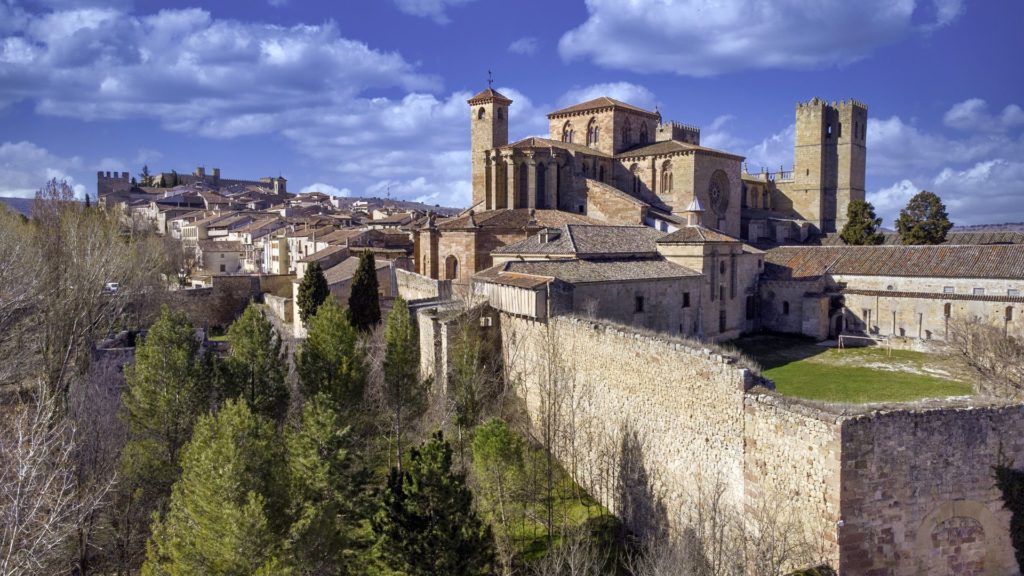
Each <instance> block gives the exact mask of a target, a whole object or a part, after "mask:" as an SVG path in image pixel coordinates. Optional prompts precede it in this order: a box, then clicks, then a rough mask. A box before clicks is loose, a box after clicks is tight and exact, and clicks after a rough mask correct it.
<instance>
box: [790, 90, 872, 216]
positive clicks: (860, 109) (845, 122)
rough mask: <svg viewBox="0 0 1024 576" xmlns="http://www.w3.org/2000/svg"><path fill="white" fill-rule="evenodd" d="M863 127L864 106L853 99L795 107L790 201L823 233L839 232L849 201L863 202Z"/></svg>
mask: <svg viewBox="0 0 1024 576" xmlns="http://www.w3.org/2000/svg"><path fill="white" fill-rule="evenodd" d="M867 123H868V108H867V106H866V105H864V104H862V103H860V102H857V101H855V100H849V101H843V102H839V103H836V102H832V103H831V104H829V103H828V102H825V101H824V100H819V99H818V98H814V99H812V100H810V101H808V102H800V103H797V105H796V147H795V149H794V159H793V160H794V161H793V184H792V187H791V188H790V190H789V192H790V198H791V199H792V201H793V210H794V211H795V212H797V213H798V214H799V215H800V216H801V217H802V218H804V219H806V220H808V221H810V222H811V223H813V224H814V225H815V226H817V228H818V230H819V231H821V232H836V231H839V230H842V228H843V226H844V225H845V224H846V209H847V206H849V204H850V201H851V200H863V199H864V170H865V161H866V159H867V146H866V143H867Z"/></svg>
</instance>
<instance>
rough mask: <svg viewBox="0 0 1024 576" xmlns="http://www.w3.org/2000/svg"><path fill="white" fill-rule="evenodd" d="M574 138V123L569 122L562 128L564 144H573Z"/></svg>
mask: <svg viewBox="0 0 1024 576" xmlns="http://www.w3.org/2000/svg"><path fill="white" fill-rule="evenodd" d="M572 138H573V133H572V121H571V120H569V121H566V123H565V124H564V125H563V126H562V142H569V143H570V144H571V143H572Z"/></svg>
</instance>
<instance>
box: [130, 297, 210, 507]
mask: <svg viewBox="0 0 1024 576" xmlns="http://www.w3.org/2000/svg"><path fill="white" fill-rule="evenodd" d="M121 399H122V400H121V401H122V408H121V414H122V419H123V420H124V422H125V423H126V424H127V427H128V441H127V443H126V445H125V448H124V451H123V453H122V461H121V463H122V474H123V475H124V478H123V480H124V481H125V482H127V483H130V484H131V485H133V486H134V487H135V489H137V490H141V491H142V492H141V493H140V496H141V497H142V498H143V500H144V502H143V504H144V505H146V506H150V507H152V509H155V508H157V507H159V506H160V505H161V503H162V502H163V500H164V499H165V498H166V497H167V496H168V495H169V494H170V490H171V485H172V484H173V483H174V481H175V479H177V477H178V474H179V468H178V455H179V452H180V450H181V448H182V447H183V446H184V445H185V443H186V442H187V441H188V439H189V438H190V437H191V435H192V427H193V425H194V424H195V422H196V420H198V419H199V417H200V416H201V415H202V414H204V413H205V412H206V411H207V410H208V409H209V404H210V401H209V389H208V388H207V386H206V378H205V374H204V370H203V362H202V357H201V355H200V351H199V341H198V340H197V339H196V334H195V329H194V328H193V327H192V323H191V322H189V320H188V317H187V316H186V315H185V314H184V313H183V312H171V311H170V310H168V308H167V307H166V306H164V307H163V309H162V310H161V311H160V317H159V318H158V319H157V320H156V322H155V323H153V326H152V327H151V328H150V329H149V332H148V333H147V334H146V338H145V340H144V341H143V342H142V343H141V344H139V346H137V347H136V349H135V365H134V366H128V367H126V368H125V389H124V391H123V392H122V394H121Z"/></svg>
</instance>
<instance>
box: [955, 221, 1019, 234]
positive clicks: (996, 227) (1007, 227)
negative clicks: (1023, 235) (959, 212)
mask: <svg viewBox="0 0 1024 576" xmlns="http://www.w3.org/2000/svg"><path fill="white" fill-rule="evenodd" d="M952 231H953V232H1024V222H1006V223H1005V224H975V225H973V226H954V227H953V230H952Z"/></svg>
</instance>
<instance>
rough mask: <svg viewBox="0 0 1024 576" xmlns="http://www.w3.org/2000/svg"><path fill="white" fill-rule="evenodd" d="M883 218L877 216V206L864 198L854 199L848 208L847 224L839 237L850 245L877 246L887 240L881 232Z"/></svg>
mask: <svg viewBox="0 0 1024 576" xmlns="http://www.w3.org/2000/svg"><path fill="white" fill-rule="evenodd" d="M881 225H882V219H881V218H878V217H877V216H875V207H874V206H872V205H871V203H870V202H865V201H864V200H853V201H851V202H850V205H849V206H848V207H847V209H846V226H843V231H842V232H841V233H840V234H839V237H840V238H842V239H843V242H845V243H846V244H848V245H850V246H877V245H879V244H881V243H882V242H883V241H884V240H885V235H884V234H882V233H881V232H879V230H878V228H879V227H880V226H881Z"/></svg>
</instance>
